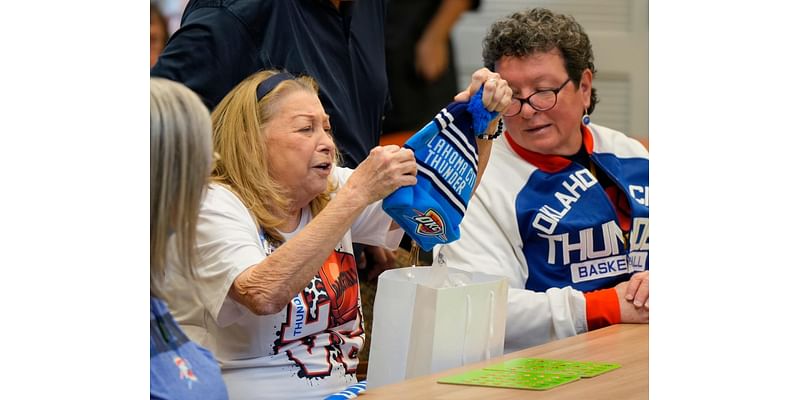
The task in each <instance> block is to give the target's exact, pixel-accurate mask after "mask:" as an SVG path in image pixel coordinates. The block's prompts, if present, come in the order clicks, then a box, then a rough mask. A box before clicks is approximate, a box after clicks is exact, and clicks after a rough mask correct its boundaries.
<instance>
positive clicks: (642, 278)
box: [625, 271, 650, 310]
mask: <svg viewBox="0 0 800 400" xmlns="http://www.w3.org/2000/svg"><path fill="white" fill-rule="evenodd" d="M625 300H628V301H631V302H633V305H634V306H636V308H639V307H642V306H644V308H646V309H648V310H649V309H650V271H644V272H639V273H636V274H633V276H632V277H631V279H630V281H629V283H628V289H627V290H626V292H625Z"/></svg>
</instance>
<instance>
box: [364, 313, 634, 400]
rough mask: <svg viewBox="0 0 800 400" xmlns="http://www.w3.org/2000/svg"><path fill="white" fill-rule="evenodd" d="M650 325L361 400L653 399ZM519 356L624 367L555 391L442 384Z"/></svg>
mask: <svg viewBox="0 0 800 400" xmlns="http://www.w3.org/2000/svg"><path fill="white" fill-rule="evenodd" d="M649 333H650V326H649V325H646V324H645V325H633V324H622V325H612V326H609V327H606V328H603V329H598V330H596V331H592V332H588V333H584V334H582V335H577V336H573V337H570V338H566V339H561V340H557V341H554V342H550V343H546V344H543V345H540V346H535V347H531V348H528V349H525V350H520V351H517V352H514V353H510V354H506V355H504V356H502V357H497V358H493V359H491V360H488V361H482V362H478V363H474V364H469V365H466V366H464V367H459V368H453V369H450V370H447V371H442V372H438V373H435V374H431V375H427V376H420V377H417V378H413V379H409V380H406V381H403V382H398V383H395V384H391V385H386V386H381V387H378V388H369V387H368V389H367V391H366V392H364V394H362V395H360V396H358V398H359V399H361V398H364V399H365V400H366V399H368V400H378V399H405V400H407V399H433V400H435V399H467V400H468V399H481V400H483V399H593V400H595V399H597V400H602V399H611V400H623V399H647V398H648V384H649ZM519 357H536V358H550V359H558V360H572V361H598V362H613V363H617V364H620V365H621V367H620V368H618V369H615V370H613V371H610V372H606V373H605V374H602V375H599V376H596V377H594V378H583V379H581V380H579V381H575V382H570V383H567V384H565V385H563V386H558V387H555V388H553V389H550V390H544V391H539V390H524V389H503V388H489V387H480V386H464V385H449V384H443V383H437V382H436V381H437V380H438V379H439V378H441V377H444V376H448V375H453V374H457V373H462V372H466V371H470V370H473V369H477V368H482V367H486V366H489V365H492V364H496V363H498V362H501V361H506V360H510V359H513V358H519Z"/></svg>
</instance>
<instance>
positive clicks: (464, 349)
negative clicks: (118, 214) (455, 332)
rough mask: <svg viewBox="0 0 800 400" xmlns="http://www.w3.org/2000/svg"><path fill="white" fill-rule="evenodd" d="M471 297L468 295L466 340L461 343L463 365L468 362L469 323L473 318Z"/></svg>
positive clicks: (465, 322) (465, 327)
mask: <svg viewBox="0 0 800 400" xmlns="http://www.w3.org/2000/svg"><path fill="white" fill-rule="evenodd" d="M470 303H471V298H470V296H469V295H467V308H466V310H467V317H466V318H464V341H463V342H462V344H461V365H466V364H467V333H468V332H469V325H470V322H472V321H470V320H471V319H472V318H471V317H472V310H471V308H472V307H471V305H470Z"/></svg>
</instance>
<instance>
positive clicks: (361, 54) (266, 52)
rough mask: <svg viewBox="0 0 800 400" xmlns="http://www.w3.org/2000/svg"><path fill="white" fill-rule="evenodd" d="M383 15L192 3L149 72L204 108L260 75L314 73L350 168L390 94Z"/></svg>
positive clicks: (311, 4)
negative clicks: (184, 88) (190, 95)
mask: <svg viewBox="0 0 800 400" xmlns="http://www.w3.org/2000/svg"><path fill="white" fill-rule="evenodd" d="M385 14H386V10H385V4H384V2H383V1H340V0H294V1H277V0H232V1H220V0H192V1H190V2H189V4H188V5H187V6H186V10H185V11H184V14H183V18H182V19H181V27H180V29H178V31H176V32H175V33H174V34H173V36H172V37H171V38H170V40H169V42H168V43H167V46H166V48H165V49H164V52H163V53H162V54H161V56H160V57H159V59H158V62H157V63H156V65H155V66H154V67H153V68H152V70H151V71H150V74H151V76H159V77H164V78H168V79H171V80H175V81H178V82H181V83H183V84H185V85H186V86H188V87H189V88H190V89H192V90H193V91H195V92H196V93H197V94H198V95H200V97H201V98H202V99H203V102H204V103H205V104H206V106H207V107H208V108H209V109H213V108H214V107H215V106H216V105H217V103H219V101H220V100H221V99H222V98H223V97H224V96H225V95H226V94H227V93H228V92H229V91H230V90H231V89H233V87H234V86H235V85H236V84H238V83H239V82H241V81H242V80H243V79H244V78H245V77H247V76H249V75H251V74H253V73H254V72H256V71H259V70H266V69H284V70H286V71H287V72H289V73H292V74H295V75H309V76H312V77H314V79H315V80H316V81H317V82H318V83H319V85H320V98H321V99H322V105H323V107H325V110H326V112H328V113H329V114H330V116H331V124H332V127H333V135H334V139H335V141H336V144H337V146H338V148H339V149H340V150H341V157H342V165H343V166H345V167H350V168H355V167H356V166H357V165H358V163H359V162H361V161H362V160H364V159H365V158H366V156H367V155H368V154H369V151H370V150H371V149H372V148H373V147H375V146H377V145H378V142H379V138H380V132H381V121H382V118H383V115H384V111H385V108H386V104H387V102H388V97H389V90H388V83H387V78H386V64H385V58H384V18H385ZM452 93H454V92H451V95H452Z"/></svg>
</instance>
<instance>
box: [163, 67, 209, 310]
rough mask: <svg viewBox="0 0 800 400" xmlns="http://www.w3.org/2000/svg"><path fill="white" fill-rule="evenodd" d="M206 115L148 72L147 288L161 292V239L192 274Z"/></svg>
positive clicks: (184, 93)
mask: <svg viewBox="0 0 800 400" xmlns="http://www.w3.org/2000/svg"><path fill="white" fill-rule="evenodd" d="M211 163H212V153H211V119H210V116H209V113H208V109H207V108H206V107H205V106H204V105H203V103H202V102H201V101H200V98H199V97H198V96H197V95H196V94H195V93H194V92H192V91H191V90H189V89H188V88H187V87H185V86H183V85H182V84H180V83H177V82H172V81H169V80H166V79H162V78H150V293H151V295H154V296H156V297H160V298H164V296H163V292H162V288H161V285H162V283H163V281H164V274H165V265H166V258H167V243H168V241H169V240H170V237H171V236H172V235H173V234H174V236H175V249H176V253H177V257H178V260H179V262H180V265H183V266H185V268H186V269H185V270H182V271H181V272H182V273H186V272H187V271H188V272H189V275H190V276H194V275H193V266H194V261H195V257H196V255H195V236H196V234H195V231H196V228H197V217H198V213H199V211H200V202H201V200H202V196H203V193H204V191H205V188H206V186H207V183H208V176H209V171H210V169H211Z"/></svg>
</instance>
